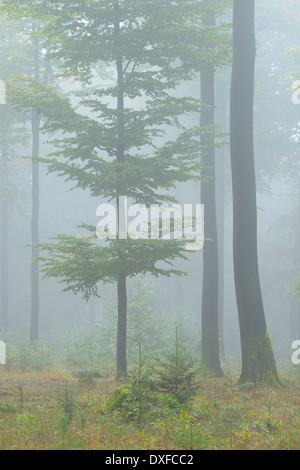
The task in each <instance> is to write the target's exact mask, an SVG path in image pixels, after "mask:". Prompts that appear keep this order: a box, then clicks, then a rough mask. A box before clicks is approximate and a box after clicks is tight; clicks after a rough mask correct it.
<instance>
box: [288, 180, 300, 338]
mask: <svg viewBox="0 0 300 470" xmlns="http://www.w3.org/2000/svg"><path fill="white" fill-rule="evenodd" d="M299 268H300V184H299V185H298V201H297V216H296V230H295V242H294V250H293V275H294V277H296V276H297V274H298V272H299ZM290 309H291V310H290V339H291V340H292V341H295V340H297V339H299V338H300V302H299V299H298V298H296V297H294V296H292V297H291V306H290Z"/></svg>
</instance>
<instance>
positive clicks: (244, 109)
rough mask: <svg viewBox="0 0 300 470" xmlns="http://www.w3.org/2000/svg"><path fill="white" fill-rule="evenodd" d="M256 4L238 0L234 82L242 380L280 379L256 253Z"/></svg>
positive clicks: (235, 233)
mask: <svg viewBox="0 0 300 470" xmlns="http://www.w3.org/2000/svg"><path fill="white" fill-rule="evenodd" d="M255 52H256V48H255V2H254V0H247V1H240V0H234V4H233V68H232V83H231V116H230V120H231V131H230V132H231V166H232V188H233V258H234V259H233V261H234V280H235V291H236V299H237V308H238V316H239V324H240V335H241V349H242V372H241V376H240V382H254V383H258V382H263V381H264V382H269V383H272V384H275V383H279V378H278V375H277V370H276V364H275V359H274V355H273V350H272V345H271V341H270V339H269V336H268V332H267V327H266V321H265V313H264V306H263V300H262V293H261V286H260V280H259V270H258V255H257V203H256V179H255V164H254V139H253V99H254V69H255Z"/></svg>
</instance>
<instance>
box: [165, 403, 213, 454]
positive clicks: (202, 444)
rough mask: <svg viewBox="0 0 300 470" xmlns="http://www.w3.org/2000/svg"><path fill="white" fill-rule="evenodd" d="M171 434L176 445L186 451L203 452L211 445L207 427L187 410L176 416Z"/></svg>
mask: <svg viewBox="0 0 300 470" xmlns="http://www.w3.org/2000/svg"><path fill="white" fill-rule="evenodd" d="M170 434H171V437H172V440H173V442H174V444H175V445H176V446H179V447H180V448H182V449H185V450H203V449H206V448H207V447H208V444H209V437H210V436H209V434H208V432H207V431H206V430H205V427H204V426H203V425H202V423H201V422H199V421H198V420H197V418H196V417H195V416H193V415H191V414H189V413H188V412H187V411H185V410H182V411H181V412H180V414H179V415H177V416H176V419H175V420H174V424H173V425H172V427H171V431H170Z"/></svg>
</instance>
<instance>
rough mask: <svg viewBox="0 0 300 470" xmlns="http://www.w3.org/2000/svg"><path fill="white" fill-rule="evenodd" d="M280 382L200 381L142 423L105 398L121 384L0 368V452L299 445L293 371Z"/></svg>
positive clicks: (298, 381) (299, 381)
mask: <svg viewBox="0 0 300 470" xmlns="http://www.w3.org/2000/svg"><path fill="white" fill-rule="evenodd" d="M281 378H282V380H283V384H284V386H283V387H280V388H275V389H267V388H264V387H258V388H254V387H252V386H251V385H247V386H245V387H238V386H236V377H234V376H229V377H226V378H224V379H202V378H201V379H200V383H199V388H198V391H197V393H196V394H195V397H194V398H193V400H192V402H190V403H189V404H188V405H185V406H182V407H180V408H179V409H178V408H177V409H176V410H174V409H173V410H172V409H170V408H168V407H164V406H162V408H160V407H159V405H158V406H157V407H152V410H151V412H149V413H145V416H143V422H142V424H138V423H137V422H136V420H135V419H134V418H132V417H130V416H128V415H127V416H126V415H124V413H122V412H119V411H116V412H111V411H108V410H107V408H106V403H107V400H108V399H109V397H110V396H111V394H112V392H113V390H114V389H115V388H116V387H118V386H120V385H121V383H122V382H116V381H115V380H114V379H113V378H105V379H94V380H92V381H89V382H88V383H84V381H83V382H82V381H78V379H73V378H72V376H71V373H70V372H69V371H64V370H54V371H48V372H39V373H38V372H32V373H22V374H21V373H17V372H14V371H9V372H8V371H6V370H3V369H2V370H0V449H1V450H19V449H20V450H40V449H41V450H60V449H64V450H72V449H78V450H81V449H83V450H90V449H93V450H175V449H182V450H193V449H214V450H219V449H220V450H223V449H228V450H230V449H234V450H242V449H245V450H248V449H250V450H256V449H262V450H277V449H286V450H296V449H297V450H299V449H300V419H299V418H300V378H299V371H298V370H297V371H296V372H295V371H293V372H288V371H283V372H282V374H281Z"/></svg>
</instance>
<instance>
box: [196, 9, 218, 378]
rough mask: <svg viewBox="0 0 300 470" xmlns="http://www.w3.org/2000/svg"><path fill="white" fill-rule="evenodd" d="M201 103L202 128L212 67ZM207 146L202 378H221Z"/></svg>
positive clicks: (209, 113)
mask: <svg viewBox="0 0 300 470" xmlns="http://www.w3.org/2000/svg"><path fill="white" fill-rule="evenodd" d="M215 24H216V20H215V14H214V13H213V12H212V13H211V16H210V18H209V19H208V20H207V22H206V25H207V26H211V27H213V26H215ZM201 100H202V102H203V103H205V104H207V105H208V106H209V109H205V110H203V111H202V112H201V123H200V124H201V127H202V126H207V125H214V119H215V111H214V106H215V71H214V66H213V65H212V66H209V67H207V69H206V70H204V71H203V72H201ZM203 143H204V144H205V145H206V148H205V153H206V155H205V158H204V162H205V165H206V166H207V167H209V168H210V169H209V170H206V176H207V177H209V178H210V180H209V182H204V183H201V203H202V204H204V207H205V216H204V224H205V225H204V231H205V237H206V238H210V239H212V241H206V242H205V244H204V247H203V285H202V324H201V326H202V338H201V369H202V374H203V375H208V376H216V377H221V376H222V375H223V373H222V370H221V365H220V353H219V327H218V307H219V305H218V293H219V286H218V233H217V216H216V192H215V191H216V185H215V176H216V175H215V146H214V139H211V138H206V139H204V140H203Z"/></svg>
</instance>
